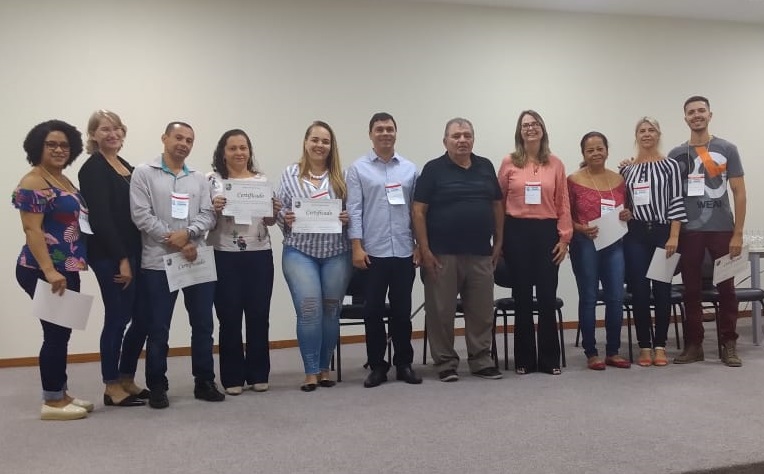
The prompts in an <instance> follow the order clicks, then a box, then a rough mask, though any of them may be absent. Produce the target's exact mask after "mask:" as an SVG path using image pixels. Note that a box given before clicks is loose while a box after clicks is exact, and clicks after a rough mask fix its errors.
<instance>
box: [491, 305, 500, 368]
mask: <svg viewBox="0 0 764 474" xmlns="http://www.w3.org/2000/svg"><path fill="white" fill-rule="evenodd" d="M491 359H493V366H494V367H496V368H497V369H498V368H499V351H498V350H497V349H496V310H494V312H493V328H491Z"/></svg>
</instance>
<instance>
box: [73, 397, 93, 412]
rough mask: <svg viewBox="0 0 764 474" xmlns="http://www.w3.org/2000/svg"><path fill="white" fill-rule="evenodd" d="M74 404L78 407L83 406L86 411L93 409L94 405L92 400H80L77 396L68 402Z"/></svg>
mask: <svg viewBox="0 0 764 474" xmlns="http://www.w3.org/2000/svg"><path fill="white" fill-rule="evenodd" d="M70 403H71V404H72V405H74V406H78V407H80V408H84V409H85V411H86V412H88V413H90V412H91V411H93V410H94V409H95V405H93V402H89V401H87V400H80V399H79V398H75V399H73V400H72V401H71V402H70Z"/></svg>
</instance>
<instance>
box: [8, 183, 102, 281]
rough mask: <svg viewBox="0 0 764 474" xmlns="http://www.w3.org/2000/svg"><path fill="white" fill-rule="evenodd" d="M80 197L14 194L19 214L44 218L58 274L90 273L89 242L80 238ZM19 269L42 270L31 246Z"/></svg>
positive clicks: (53, 192)
mask: <svg viewBox="0 0 764 474" xmlns="http://www.w3.org/2000/svg"><path fill="white" fill-rule="evenodd" d="M81 199H82V198H81V197H80V195H79V193H77V194H73V193H70V192H67V191H64V190H62V189H58V188H54V187H50V188H45V189H34V190H33V189H22V188H16V189H15V190H14V191H13V196H12V197H11V202H12V203H13V206H14V207H15V208H16V209H18V210H19V211H24V212H34V213H41V214H44V216H43V219H42V228H43V230H44V232H45V243H46V244H47V246H48V253H49V254H50V258H51V260H52V261H53V266H54V267H55V268H56V270H57V271H59V272H60V271H65V272H77V271H81V270H87V268H88V265H87V262H86V261H85V254H86V247H85V239H84V238H83V237H82V236H81V234H80V223H79V216H80V202H81ZM17 263H18V265H21V266H22V267H29V268H40V265H39V264H38V263H37V261H36V260H35V258H34V256H33V255H32V252H31V251H30V250H29V246H28V245H24V246H23V247H22V248H21V255H19V258H18V261H17Z"/></svg>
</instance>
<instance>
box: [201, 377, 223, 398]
mask: <svg viewBox="0 0 764 474" xmlns="http://www.w3.org/2000/svg"><path fill="white" fill-rule="evenodd" d="M194 398H198V399H199V400H205V401H208V402H222V401H223V400H225V394H224V393H222V392H221V391H220V390H218V387H217V385H215V382H213V381H212V380H205V381H204V382H196V385H195V386H194Z"/></svg>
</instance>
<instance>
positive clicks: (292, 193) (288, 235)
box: [276, 163, 350, 258]
mask: <svg viewBox="0 0 764 474" xmlns="http://www.w3.org/2000/svg"><path fill="white" fill-rule="evenodd" d="M299 175H300V167H299V165H298V164H297V163H294V164H291V165H289V166H287V168H286V169H285V170H284V172H283V173H282V174H281V182H280V183H279V190H278V191H277V195H278V198H279V200H280V201H281V204H282V208H281V211H280V212H279V213H278V215H277V216H276V223H277V224H278V226H279V228H281V232H282V233H283V234H284V246H290V247H293V248H295V249H297V250H299V251H300V252H302V253H304V254H306V255H310V256H311V257H314V258H328V257H334V256H335V255H339V254H341V253H345V252H348V251H349V250H350V243H349V241H348V237H347V228H346V227H344V226H343V228H342V233H341V234H298V233H292V229H291V228H290V227H287V226H285V225H284V215H285V214H286V212H287V211H289V210H291V209H292V199H294V198H310V197H311V196H312V195H313V194H315V193H316V192H317V191H320V190H326V191H328V192H329V198H330V199H337V195H336V194H335V193H334V189H332V186H331V183H330V182H329V176H328V175H327V176H326V177H325V178H324V179H323V181H321V184H320V185H319V186H314V185H313V183H311V182H310V181H309V180H306V179H303V178H300V176H299ZM343 208H344V203H343Z"/></svg>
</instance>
